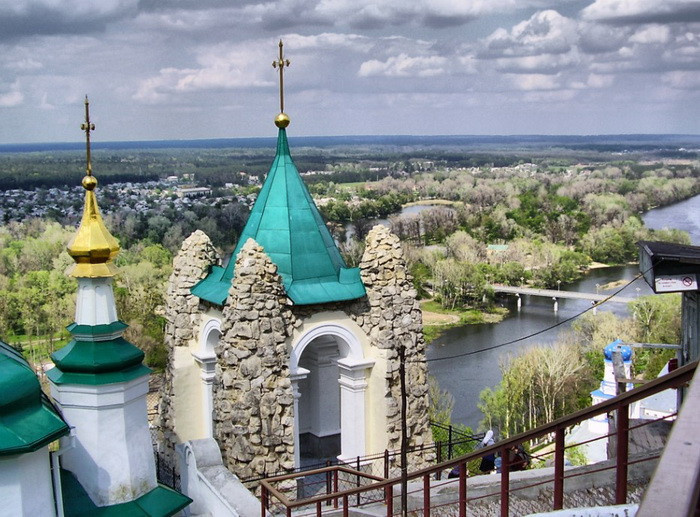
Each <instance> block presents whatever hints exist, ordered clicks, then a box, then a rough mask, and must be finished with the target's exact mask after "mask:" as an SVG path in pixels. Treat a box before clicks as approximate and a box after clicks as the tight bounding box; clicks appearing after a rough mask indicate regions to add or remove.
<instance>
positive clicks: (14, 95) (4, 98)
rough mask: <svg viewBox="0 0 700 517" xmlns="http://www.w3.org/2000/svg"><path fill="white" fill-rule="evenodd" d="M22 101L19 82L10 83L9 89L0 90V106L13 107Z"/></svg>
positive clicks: (22, 96)
mask: <svg viewBox="0 0 700 517" xmlns="http://www.w3.org/2000/svg"><path fill="white" fill-rule="evenodd" d="M23 101H24V95H23V94H22V92H21V91H20V88H19V82H15V83H13V84H12V85H10V88H9V91H6V92H3V91H2V90H0V108H13V107H15V106H19V105H20V104H22V102H23Z"/></svg>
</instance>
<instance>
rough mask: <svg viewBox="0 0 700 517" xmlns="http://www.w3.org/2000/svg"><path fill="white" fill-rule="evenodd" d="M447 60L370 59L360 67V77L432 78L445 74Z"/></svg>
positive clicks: (410, 58)
mask: <svg viewBox="0 0 700 517" xmlns="http://www.w3.org/2000/svg"><path fill="white" fill-rule="evenodd" d="M446 65H447V59H445V58H444V57H440V56H418V57H411V56H408V55H406V54H399V55H398V56H392V57H390V58H389V59H387V60H386V61H378V60H376V59H370V60H369V61H365V62H364V63H362V65H361V66H360V70H359V72H358V74H359V76H360V77H372V76H378V75H383V76H387V77H432V76H436V75H440V74H444V73H445V66H446Z"/></svg>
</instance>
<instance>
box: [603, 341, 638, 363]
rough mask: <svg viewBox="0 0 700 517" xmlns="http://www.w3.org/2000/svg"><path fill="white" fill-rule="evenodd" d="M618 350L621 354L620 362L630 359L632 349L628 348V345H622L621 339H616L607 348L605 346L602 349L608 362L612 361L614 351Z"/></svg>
mask: <svg viewBox="0 0 700 517" xmlns="http://www.w3.org/2000/svg"><path fill="white" fill-rule="evenodd" d="M618 348H619V349H620V352H621V353H622V360H623V361H629V360H631V359H632V348H631V347H629V346H628V345H623V344H622V340H621V339H616V340H615V341H613V342H612V343H610V344H609V345H608V346H606V347H605V348H604V349H603V354H604V355H605V359H607V360H608V361H612V354H613V351H614V350H617V349H618Z"/></svg>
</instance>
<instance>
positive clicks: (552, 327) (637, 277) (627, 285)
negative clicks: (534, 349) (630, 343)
mask: <svg viewBox="0 0 700 517" xmlns="http://www.w3.org/2000/svg"><path fill="white" fill-rule="evenodd" d="M650 269H651V268H649V270H650ZM649 270H647V271H649ZM647 271H643V272H640V273H638V274H637V275H636V276H635V277H634V278H633V279H632V280H630V281H629V282H627V283H626V284H625V285H623V286H622V287H620V288H619V289H618V290H617V291H615V292H614V293H612V294H611V295H609V296H606V297H605V298H604V299H603V300H601V301H599V302H596V303H594V304H593V305H591V306H590V307H588V308H586V309H585V310H583V311H581V312H579V313H578V314H574V315H573V316H570V317H568V318H566V319H563V320H561V321H559V322H557V323H555V324H554V325H551V326H549V327H547V328H544V329H541V330H538V331H537V332H533V333H532V334H528V335H526V336H522V337H519V338H516V339H511V340H510V341H505V342H503V343H498V344H497V345H491V346H487V347H486V348H481V349H479V350H471V351H469V352H464V353H461V354H455V355H450V356H445V357H433V358H432V359H425V362H426V363H432V362H435V361H444V360H447V359H457V358H458V357H466V356H469V355H475V354H479V353H481V352H488V351H489V350H495V349H496V348H501V347H504V346H508V345H512V344H513V343H518V342H520V341H525V340H526V339H530V338H531V337H535V336H539V335H540V334H544V333H545V332H549V331H550V330H552V329H555V328H557V327H559V326H561V325H564V324H565V323H568V322H570V321H573V320H575V319H576V318H579V317H581V316H583V315H584V314H586V313H587V312H588V311H590V310H593V309H595V308H597V307H599V306H600V305H603V304H604V303H605V302H607V301H608V300H610V299H611V298H614V297H615V296H617V295H618V294H620V293H621V292H622V291H624V290H625V289H626V288H627V287H629V286H630V285H632V284H633V283H634V282H635V281H637V280H639V279H640V278H641V277H642V276H644V274H645V273H646V272H647ZM420 362H423V361H420Z"/></svg>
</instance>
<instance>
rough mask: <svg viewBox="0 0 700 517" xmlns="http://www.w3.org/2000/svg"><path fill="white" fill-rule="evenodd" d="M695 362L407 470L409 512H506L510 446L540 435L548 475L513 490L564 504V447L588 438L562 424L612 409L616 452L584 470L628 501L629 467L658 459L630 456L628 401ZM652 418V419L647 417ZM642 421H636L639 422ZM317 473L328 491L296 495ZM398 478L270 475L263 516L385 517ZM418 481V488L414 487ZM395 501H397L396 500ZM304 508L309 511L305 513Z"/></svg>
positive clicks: (685, 376) (555, 505)
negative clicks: (488, 463) (438, 487)
mask: <svg viewBox="0 0 700 517" xmlns="http://www.w3.org/2000/svg"><path fill="white" fill-rule="evenodd" d="M697 364H698V362H697V361H695V362H693V363H691V364H688V365H685V366H683V367H682V368H679V369H677V370H675V371H673V372H671V373H669V374H668V375H665V376H663V377H659V378H657V379H654V380H652V381H650V382H648V383H646V384H644V385H643V386H641V387H638V388H635V389H633V390H631V391H629V392H627V393H624V394H622V395H620V396H617V397H615V398H612V399H609V400H607V401H604V402H601V403H600V404H596V405H595V406H591V407H589V408H586V409H583V410H581V411H578V412H576V413H573V414H571V415H567V416H565V417H562V418H559V419H558V420H555V421H554V422H551V423H549V424H546V425H544V426H541V427H538V428H536V429H532V430H530V431H526V432H524V433H521V434H518V435H516V436H513V437H511V438H509V439H507V440H503V441H501V442H498V443H496V444H494V445H492V446H488V447H484V448H482V449H478V450H476V451H474V452H471V453H469V454H466V455H464V456H461V457H459V458H456V459H452V460H448V461H444V462H441V463H439V464H437V465H435V466H431V467H428V468H424V469H420V470H417V471H414V472H411V473H409V474H408V476H407V478H408V482H411V483H412V485H411V486H412V487H413V488H412V490H411V493H410V495H411V496H412V498H413V500H414V501H415V500H420V501H421V504H420V505H418V506H419V507H418V508H411V511H415V512H417V513H416V515H417V514H418V513H422V515H424V516H426V517H427V516H429V515H430V514H431V510H433V511H435V512H437V511H439V510H438V506H443V505H450V506H452V507H454V506H457V514H458V515H459V516H460V517H466V509H467V503H468V502H474V501H477V500H479V499H487V498H491V499H495V500H497V501H498V502H499V505H500V515H501V516H502V517H507V516H508V515H509V510H510V499H511V493H512V492H514V491H515V490H516V489H514V488H511V486H510V485H511V471H513V470H514V468H513V467H514V462H513V461H512V459H511V458H512V454H511V451H513V450H514V449H515V448H516V447H517V446H519V445H521V444H523V443H528V442H531V441H534V440H537V439H541V438H543V437H545V436H553V437H554V449H553V450H552V451H551V452H550V453H549V455H550V456H551V457H552V458H553V467H554V468H553V475H552V476H551V477H550V478H549V479H545V480H539V481H538V480H535V482H532V483H529V484H527V480H523V479H519V480H518V482H519V484H520V485H521V486H518V487H517V490H524V489H528V488H534V487H537V486H543V485H553V490H552V501H551V505H550V509H553V510H559V509H562V508H563V506H564V485H565V481H566V480H567V479H573V478H575V477H577V476H579V475H581V474H579V473H576V472H571V471H566V472H565V469H564V459H565V451H566V449H567V448H570V447H574V446H578V445H582V444H584V443H587V442H581V443H579V444H573V445H569V446H566V445H565V443H564V440H565V431H566V429H568V428H570V427H572V426H574V425H577V424H580V423H581V422H583V421H585V420H588V419H590V418H592V417H595V416H597V415H601V414H607V413H611V412H614V413H615V415H616V418H615V424H616V430H615V431H614V432H611V433H610V434H608V435H606V436H604V437H603V438H608V437H612V436H614V437H615V456H614V458H613V460H611V462H606V463H603V464H602V466H600V467H598V464H596V465H593V466H592V467H593V468H592V469H589V470H588V474H591V473H596V472H604V471H612V474H613V477H614V483H613V485H614V493H613V501H611V502H610V503H609V504H624V503H626V502H627V496H628V469H629V468H630V467H632V466H635V465H637V464H640V463H642V462H645V461H651V460H654V459H657V458H658V455H648V454H647V455H645V456H644V457H642V458H639V457H635V458H632V459H630V457H629V432H630V430H632V429H634V426H633V427H632V428H630V423H629V406H630V404H632V403H634V402H637V401H639V400H642V399H644V398H647V397H649V396H651V395H654V394H655V393H659V392H661V391H664V390H666V389H669V388H678V387H680V386H683V385H685V384H686V383H688V382H690V381H691V380H692V378H693V375H694V373H695V370H696V368H697ZM650 422H653V421H650ZM643 425H646V424H641V425H640V426H637V427H641V426H643ZM489 454H499V455H500V457H501V459H502V465H501V469H500V475H499V476H498V477H499V481H500V483H499V487H498V490H497V491H495V492H491V493H486V494H481V495H477V496H473V497H468V496H467V478H468V470H467V464H468V463H469V462H470V461H474V460H478V459H481V458H483V457H484V456H486V455H489ZM454 467H459V477H458V478H456V479H454V480H451V481H447V482H442V483H449V482H451V483H454V484H456V493H457V494H456V495H457V497H456V498H455V499H454V500H453V501H449V502H447V503H445V502H440V503H439V504H436V502H432V503H431V482H432V479H438V478H439V475H440V473H441V472H444V471H445V470H449V469H453V468H454ZM313 473H319V474H322V475H323V476H325V479H326V486H327V490H326V492H327V493H325V494H320V495H315V496H313V497H310V498H298V497H296V490H295V489H296V479H297V478H298V477H299V476H300V475H309V474H313ZM401 484H402V479H401V478H400V477H391V478H389V477H388V476H384V478H381V477H379V476H376V475H372V474H367V473H363V472H361V471H359V470H357V469H351V468H348V467H345V466H334V467H327V468H325V469H320V470H318V471H312V472H305V473H303V474H292V475H287V476H281V477H276V478H269V479H265V480H262V481H261V482H260V487H261V496H262V509H261V511H262V516H263V517H265V516H266V515H268V514H272V515H287V516H291V515H292V512H293V511H295V512H296V515H317V516H320V515H322V514H323V513H326V512H327V511H342V514H343V515H344V516H346V515H348V512H349V509H350V508H351V507H363V506H371V505H374V506H377V505H383V506H384V507H385V511H386V515H387V517H390V516H392V515H394V511H395V508H394V507H395V499H394V492H395V487H397V486H398V487H400V486H401ZM415 486H418V487H420V488H415ZM396 506H398V505H396ZM307 512H308V513H307Z"/></svg>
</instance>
